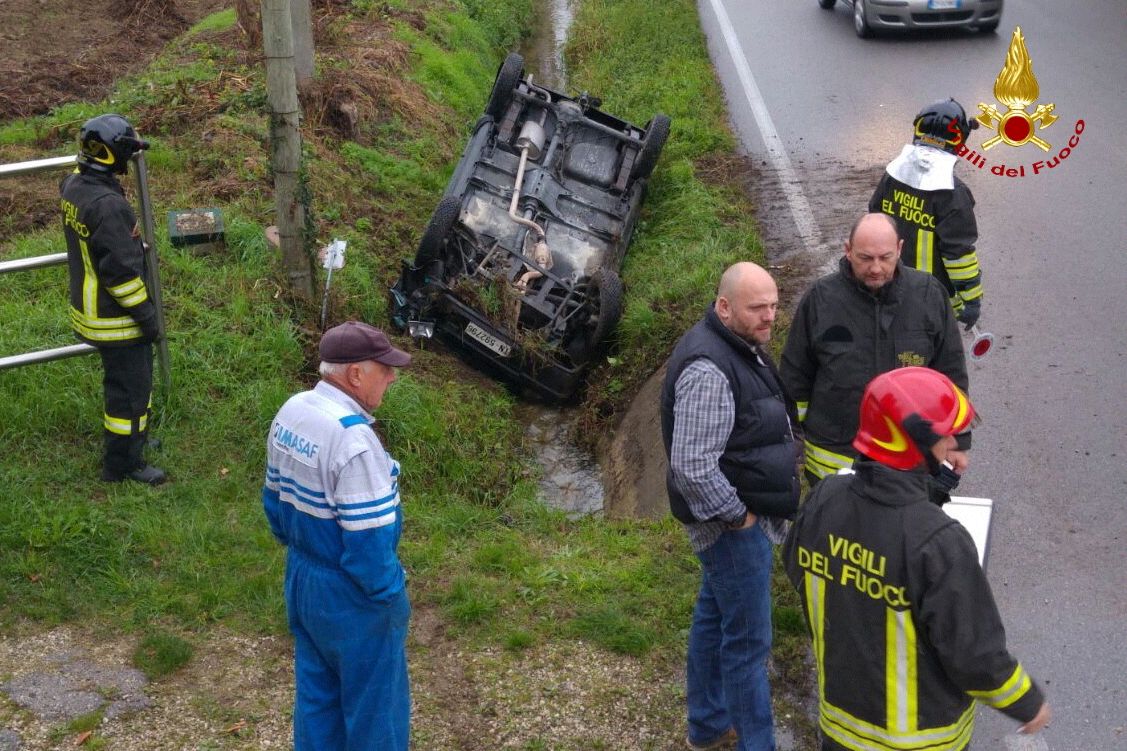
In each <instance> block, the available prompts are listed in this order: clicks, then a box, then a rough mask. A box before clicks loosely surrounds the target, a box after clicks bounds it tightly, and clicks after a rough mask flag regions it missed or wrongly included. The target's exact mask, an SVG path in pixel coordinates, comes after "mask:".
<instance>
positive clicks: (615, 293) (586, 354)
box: [567, 269, 624, 365]
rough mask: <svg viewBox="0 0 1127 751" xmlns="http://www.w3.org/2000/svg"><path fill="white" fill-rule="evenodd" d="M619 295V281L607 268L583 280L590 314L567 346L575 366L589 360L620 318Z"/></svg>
mask: <svg viewBox="0 0 1127 751" xmlns="http://www.w3.org/2000/svg"><path fill="white" fill-rule="evenodd" d="M623 295H624V290H623V287H622V279H621V278H619V276H618V274H616V273H614V272H613V271H611V270H610V269H598V270H597V271H595V273H594V274H592V275H591V277H590V278H589V279H588V280H587V300H588V304H589V305H591V307H592V308H593V309H594V312H593V313H592V314H591V316H590V317H589V318H588V319H587V322H586V325H585V326H584V328H583V330H582V331H580V332H578V333H577V334H576V335H575V337H574V338H573V339H572V340H571V341H570V342H569V343H568V346H567V353H568V356H569V357H571V360H572V362H574V363H575V364H576V365H583V364H586V363H588V362H590V361H591V360H593V359H594V358H595V356H596V355H597V354H598V353H599V351H600V350H601V349H602V348H603V346H604V345H605V344H606V342H607V340H608V339H609V338H610V335H611V333H612V332H613V331H614V327H615V326H617V325H618V321H619V319H620V318H622V299H623Z"/></svg>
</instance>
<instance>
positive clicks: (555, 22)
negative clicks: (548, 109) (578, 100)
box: [520, 0, 574, 93]
mask: <svg viewBox="0 0 1127 751" xmlns="http://www.w3.org/2000/svg"><path fill="white" fill-rule="evenodd" d="M573 2H574V0H539V1H538V2H537V3H536V6H535V9H534V10H533V15H532V27H531V29H530V34H529V36H528V37H527V38H526V39H525V40H524V44H523V45H522V46H521V50H520V52H521V55H523V56H524V69H525V72H526V73H531V74H532V76H533V80H534V81H536V82H537V83H541V84H543V85H544V86H547V87H548V88H550V89H555V90H556V91H560V92H563V93H567V65H566V64H565V63H564V55H563V50H564V45H565V44H566V43H567V35H568V31H569V30H570V29H571V23H572V20H573V19H574V15H573V11H572V3H573Z"/></svg>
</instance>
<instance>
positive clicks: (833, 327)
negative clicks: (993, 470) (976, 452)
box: [779, 213, 970, 500]
mask: <svg viewBox="0 0 1127 751" xmlns="http://www.w3.org/2000/svg"><path fill="white" fill-rule="evenodd" d="M903 244H904V243H903V241H902V240H901V239H900V237H899V235H898V234H897V231H896V223H895V222H894V221H893V220H892V218H891V217H889V216H888V215H886V214H878V213H873V214H864V215H862V216H861V217H860V218H859V219H858V220H857V221H856V222H855V223H854V224H853V229H852V230H851V231H850V233H849V239H848V240H846V241H845V255H844V257H842V258H841V260H840V261H839V262H838V269H837V271H835V272H834V273H832V274H829V275H828V276H824V277H822V278H821V279H818V280H817V281H815V282H814V284H812V285H811V286H810V289H808V290H807V291H806V293H805V294H804V295H803V297H802V300H801V301H799V303H798V309H797V310H796V311H795V314H794V321H793V323H792V324H791V327H790V333H789V334H788V336H787V342H786V346H785V347H784V348H783V356H782V363H781V365H780V368H779V370H780V372H781V374H782V377H783V383H785V384H786V387H787V391H788V393H790V394H791V396H793V397H794V398H795V400H796V401H797V402H798V415H799V419H800V420H802V428H803V434H804V436H805V438H806V442H805V451H806V457H805V466H806V478H807V480H808V481H809V482H810V484H811V485H813V484H814V483H816V482H818V481H819V480H821V479H822V478H823V477H826V476H827V475H832V474H835V473H836V472H837V471H838V470H841V469H847V468H849V467H852V466H853V460H854V459H856V457H857V453H856V451H854V449H853V437H854V436H855V435H856V434H857V422H858V419H859V413H860V404H861V394H862V392H863V391H864V389H865V385H866V384H868V383H869V381H871V380H872V379H873V378H874V377H876V376H877V375H880V374H881V373H884V372H887V371H889V370H892V369H894V368H901V367H904V366H907V365H922V366H925V367H929V368H932V369H933V370H938V371H939V372H940V373H943V374H944V375H945V376H947V377H948V378H950V379H951V380H952V381H954V382H955V384H956V385H957V386H958V387H959V388H961V389H963V391H967V390H968V389H967V386H968V383H967V380H968V379H967V365H966V358H965V357H964V355H963V342H962V339H960V338H959V328H958V323H957V321H956V320H955V315H954V313H953V311H952V309H951V304H950V302H948V299H947V291H946V290H945V289H944V287H943V285H942V284H941V283H940V282H939V281H938V280H937V279H936V278H935V277H933V276H932V275H930V274H926V273H924V272H921V271H917V270H915V269H912V268H908V267H907V266H905V265H903V264H902V263H900V251H901V248H902V246H903ZM957 439H958V443H959V446H958V448H959V450H957V451H952V452H951V453H950V454H949V455H948V461H949V462H951V463H952V465H953V469H954V471H955V472H956V473H962V472H963V471H964V470H965V469H966V466H967V455H966V453H965V452H966V450H967V449H968V448H970V433H969V432H967V433H963V434H961V435H959V436H958V437H957ZM944 481H945V482H946V483H947V484H948V485H949V486H950V487H953V485H951V483H952V482H955V481H957V478H951V477H945V478H944ZM950 487H947V488H946V490H949V489H950ZM936 491H937V493H938V495H937V496H936V499H937V500H941V499H942V498H943V496H944V495H945V494H944V492H943V486H940V487H939V488H937V489H936Z"/></svg>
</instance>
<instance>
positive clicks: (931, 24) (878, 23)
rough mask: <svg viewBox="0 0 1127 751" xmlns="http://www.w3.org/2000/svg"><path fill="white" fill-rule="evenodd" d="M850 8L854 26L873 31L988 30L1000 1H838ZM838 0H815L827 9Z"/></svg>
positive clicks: (993, 25)
mask: <svg viewBox="0 0 1127 751" xmlns="http://www.w3.org/2000/svg"><path fill="white" fill-rule="evenodd" d="M841 2H843V3H845V4H846V5H849V6H852V7H853V28H854V29H855V30H856V32H857V36H859V37H861V38H862V39H864V38H865V37H868V36H870V35H871V34H872V33H873V32H874V31H885V30H887V31H907V30H918V29H949V28H965V29H975V30H977V31H982V32H985V33H991V32H993V31H995V30H996V29H997V28H998V24H999V23H1000V22H1001V20H1002V0H841ZM836 3H837V0H818V5H820V6H822V7H823V8H825V9H826V10H830V9H832V8H833V7H834V5H835V4H836Z"/></svg>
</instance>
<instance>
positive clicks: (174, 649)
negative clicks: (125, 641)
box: [133, 629, 193, 680]
mask: <svg viewBox="0 0 1127 751" xmlns="http://www.w3.org/2000/svg"><path fill="white" fill-rule="evenodd" d="M192 652H193V650H192V645H191V644H189V643H188V642H187V641H185V640H184V639H182V638H180V637H179V636H177V635H176V634H171V633H168V632H167V631H161V630H155V629H153V630H150V631H149V632H148V633H147V634H145V636H144V637H143V638H142V639H141V643H140V644H138V645H137V649H136V650H135V651H134V652H133V665H134V666H136V668H137V669H138V670H140V671H141V672H142V673H144V674H145V676H146V677H147V678H148V679H149V680H155V679H157V678H163V677H164V676H166V675H169V674H171V673H174V672H176V671H177V670H178V669H180V668H181V667H182V666H184V665H185V664H187V662H188V660H190V659H192Z"/></svg>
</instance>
